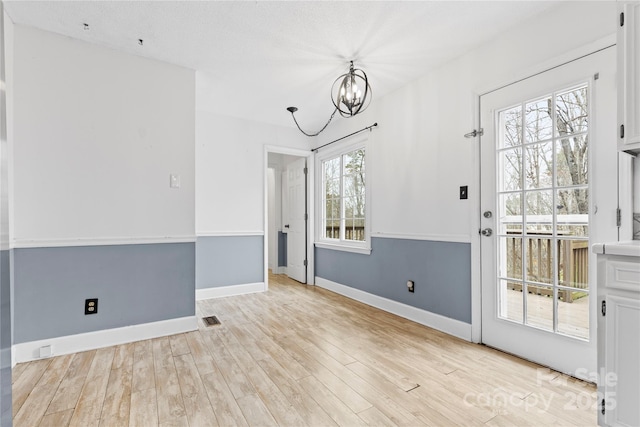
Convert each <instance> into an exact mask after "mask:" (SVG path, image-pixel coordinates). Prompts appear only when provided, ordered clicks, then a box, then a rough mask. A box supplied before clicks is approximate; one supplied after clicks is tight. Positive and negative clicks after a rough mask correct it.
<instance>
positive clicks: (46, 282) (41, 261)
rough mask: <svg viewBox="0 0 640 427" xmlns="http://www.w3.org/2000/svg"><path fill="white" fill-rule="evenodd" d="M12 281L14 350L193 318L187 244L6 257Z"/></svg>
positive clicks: (36, 251)
mask: <svg viewBox="0 0 640 427" xmlns="http://www.w3.org/2000/svg"><path fill="white" fill-rule="evenodd" d="M13 275H14V293H15V296H14V322H15V328H14V334H15V335H14V343H15V344H19V343H24V342H29V341H35V340H41V339H46V338H53V337H60V336H65V335H73V334H78V333H83V332H93V331H98V330H103V329H111V328H118V327H123V326H130V325H138V324H144V323H149V322H156V321H160V320H168V319H175V318H181V317H186V316H195V303H194V301H195V285H194V283H195V243H162V244H136V245H114V246H82V247H81V246H77V247H60V248H30V249H14V253H13ZM87 298H98V300H99V301H98V313H97V314H92V315H85V314H84V302H85V299H87Z"/></svg>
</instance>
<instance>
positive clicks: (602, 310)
mask: <svg viewBox="0 0 640 427" xmlns="http://www.w3.org/2000/svg"><path fill="white" fill-rule="evenodd" d="M600 312H601V313H602V315H603V316H606V315H607V302H606V301H605V300H602V304H601V307H600Z"/></svg>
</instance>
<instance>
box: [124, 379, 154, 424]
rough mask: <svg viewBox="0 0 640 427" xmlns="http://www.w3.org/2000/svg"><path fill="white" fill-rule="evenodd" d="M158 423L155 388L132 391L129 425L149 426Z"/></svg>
mask: <svg viewBox="0 0 640 427" xmlns="http://www.w3.org/2000/svg"><path fill="white" fill-rule="evenodd" d="M157 425H158V402H157V396H156V389H155V388H148V389H145V390H141V391H134V392H132V393H131V410H130V412H129V426H131V427H147V426H157Z"/></svg>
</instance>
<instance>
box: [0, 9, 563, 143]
mask: <svg viewBox="0 0 640 427" xmlns="http://www.w3.org/2000/svg"><path fill="white" fill-rule="evenodd" d="M4 3H5V10H6V11H7V13H8V14H9V16H10V17H11V18H12V20H13V21H14V22H15V23H16V24H24V25H28V26H33V27H37V28H41V29H44V30H48V31H53V32H56V33H60V34H64V35H67V36H70V37H73V38H77V39H81V40H85V41H88V42H91V43H96V44H100V45H104V46H108V47H112V48H114V49H117V50H120V51H124V52H128V53H132V54H136V55H141V56H144V57H148V58H155V59H159V60H162V61H167V62H171V63H174V64H178V65H182V66H185V67H188V68H192V69H195V70H198V71H199V72H201V74H199V77H198V78H199V89H202V90H199V91H198V95H197V96H198V98H197V106H198V108H202V109H206V110H209V111H212V112H214V113H221V114H225V115H230V116H234V117H244V118H248V119H252V120H258V121H263V122H267V123H273V124H279V125H285V126H292V125H293V123H292V120H291V117H290V114H289V113H288V112H287V111H286V110H285V108H286V107H288V106H297V107H298V108H299V109H300V110H299V111H298V113H296V116H297V118H298V120H299V122H300V124H301V126H303V128H307V130H308V131H315V130H317V128H319V127H320V126H321V125H322V124H323V123H324V122H325V121H326V120H327V119H328V117H329V115H330V114H331V112H332V111H333V105H332V104H331V99H330V89H331V84H332V83H333V81H334V80H335V78H336V77H338V75H340V74H342V73H344V72H346V71H347V69H348V63H349V60H352V59H353V60H354V61H355V64H356V67H359V68H362V69H364V70H365V71H366V72H367V75H368V77H369V81H370V83H371V86H372V88H373V95H374V98H373V102H375V99H376V97H380V96H382V95H384V94H386V93H389V92H390V91H393V90H395V89H397V88H399V87H401V86H402V85H404V84H406V83H408V82H410V81H412V80H415V79H417V78H419V77H420V76H423V75H425V74H427V73H428V72H429V70H431V69H433V68H436V67H438V66H440V65H442V64H444V63H445V62H447V61H450V60H452V59H454V58H456V57H458V56H460V55H462V54H464V53H466V52H468V51H470V50H472V49H474V48H475V47H477V46H479V45H481V44H483V43H485V42H487V41H489V40H491V39H493V38H495V37H498V36H499V34H500V33H502V32H504V31H506V30H508V29H510V28H512V27H515V26H517V25H518V24H519V23H520V22H522V21H524V20H527V19H530V18H531V17H533V16H534V15H536V14H539V13H543V12H548V11H549V10H550V9H551V8H553V7H555V6H557V5H558V3H559V2H547V1H409V2H400V1H374V2H370V1H150V2H149V1H42V2H40V1H5V2H4ZM85 23H86V24H89V29H88V30H85V29H84V24H85ZM138 39H143V40H144V43H143V45H142V46H140V45H139V44H138ZM200 84H201V85H200Z"/></svg>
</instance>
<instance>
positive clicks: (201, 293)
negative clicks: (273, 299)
mask: <svg viewBox="0 0 640 427" xmlns="http://www.w3.org/2000/svg"><path fill="white" fill-rule="evenodd" d="M264 290H265V287H264V282H258V283H245V284H242V285H232V286H219V287H216V288H202V289H196V301H200V300H203V299H209V298H222V297H232V296H235V295H244V294H254V293H256V292H264Z"/></svg>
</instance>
